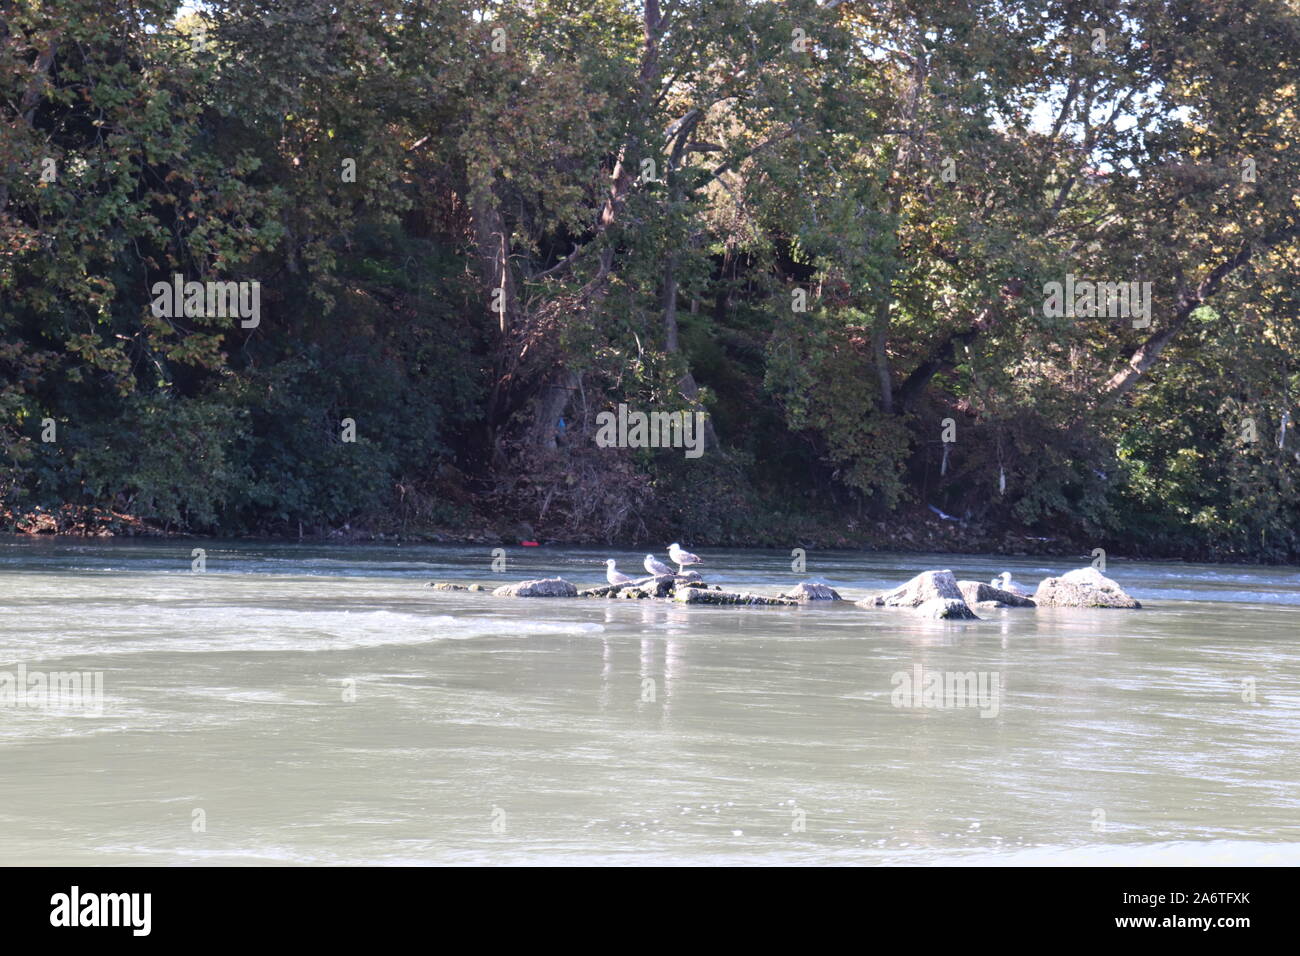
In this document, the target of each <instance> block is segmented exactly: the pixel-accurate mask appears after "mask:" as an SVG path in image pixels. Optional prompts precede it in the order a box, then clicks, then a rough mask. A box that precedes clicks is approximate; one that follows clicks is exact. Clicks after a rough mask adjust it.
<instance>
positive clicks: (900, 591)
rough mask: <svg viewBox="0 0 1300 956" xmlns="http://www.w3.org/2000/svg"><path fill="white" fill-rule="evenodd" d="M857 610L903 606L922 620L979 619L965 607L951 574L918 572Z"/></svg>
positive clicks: (862, 602) (949, 572)
mask: <svg viewBox="0 0 1300 956" xmlns="http://www.w3.org/2000/svg"><path fill="white" fill-rule="evenodd" d="M858 607H907V608H914V609H915V610H916V611H917V612H918V613H920V614H921V615H922V616H924V617H932V618H940V619H944V620H952V619H956V620H968V621H969V620H976V621H978V620H979V618H978V617H977V616H976V615H975V612H974V611H972V610H971V609H970V607H968V606H967V604H966V599H965V597H963V596H962V593H961V588H959V587H958V586H957V579H956V578H955V577H953V574H952V572H951V571H922V572H921V573H920V574H918V575H917V576H916V577H914V578H912V580H910V581H908V582H907V583H906V584H903V585H901V586H900V587H896V588H894V590H892V591H887V592H885V593H884V594H877V595H876V596H875V597H870V598H866V599H864V600H862V601H859V602H858Z"/></svg>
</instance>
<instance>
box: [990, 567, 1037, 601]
mask: <svg viewBox="0 0 1300 956" xmlns="http://www.w3.org/2000/svg"><path fill="white" fill-rule="evenodd" d="M989 584H991V585H993V586H994V587H995V588H1000V589H1001V590H1003V591H1010V592H1011V593H1012V594H1015V595H1018V596H1020V597H1029V592H1028V591H1026V590H1025V586H1024V585H1023V584H1020V583H1019V582H1018V581H1012V580H1011V572H1010V571H1003V572H1002V573H1001V574H1000V575H998V576H997V577H996V578H994V579H993V580H992V581H990V582H989Z"/></svg>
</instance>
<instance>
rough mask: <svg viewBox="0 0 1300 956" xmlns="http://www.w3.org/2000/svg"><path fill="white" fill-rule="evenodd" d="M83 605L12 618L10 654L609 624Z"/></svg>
mask: <svg viewBox="0 0 1300 956" xmlns="http://www.w3.org/2000/svg"><path fill="white" fill-rule="evenodd" d="M82 611H83V613H81V614H78V613H77V612H76V609H75V608H69V609H68V611H66V612H65V614H64V615H63V621H64V623H63V626H62V628H61V629H60V632H59V633H55V634H50V633H48V632H47V631H45V629H44V628H43V627H42V626H41V623H42V622H40V621H37V620H33V621H32V622H31V627H30V628H28V629H25V628H24V627H23V622H22V621H21V620H13V619H11V620H9V621H7V622H6V626H5V628H4V632H3V634H2V635H0V636H2V638H3V645H4V646H6V648H7V649H8V654H7V656H9V657H12V658H13V659H14V660H15V661H20V660H27V661H30V660H31V659H32V656H31V655H29V654H25V653H24V650H25V648H24V645H27V646H28V647H32V648H38V649H39V652H38V655H39V657H40V658H42V659H44V658H50V657H55V656H58V657H71V656H113V655H118V654H143V653H213V652H240V653H248V652H317V651H346V650H354V649H358V648H367V647H384V646H390V645H393V646H399V645H410V644H425V643H430V642H435V641H463V640H471V639H474V638H484V637H510V638H527V637H535V636H550V635H575V636H578V635H584V634H593V633H600V632H602V631H604V629H605V628H604V626H603V625H601V624H592V623H584V622H579V621H572V622H570V621H535V620H524V619H519V618H513V617H496V616H482V617H453V616H451V615H446V614H439V615H428V614H416V613H410V612H401V611H387V610H375V609H339V610H329V611H304V610H298V609H294V608H267V607H253V606H245V605H207V606H203V607H189V608H181V607H177V606H156V605H135V606H130V607H121V608H118V609H116V610H114V611H111V612H109V614H111V616H109V615H106V614H104V613H103V611H102V609H100V608H96V607H93V606H92V607H86V608H83V609H82ZM79 618H80V619H79ZM24 631H25V632H26V633H24ZM15 638H16V639H15ZM0 663H3V662H0Z"/></svg>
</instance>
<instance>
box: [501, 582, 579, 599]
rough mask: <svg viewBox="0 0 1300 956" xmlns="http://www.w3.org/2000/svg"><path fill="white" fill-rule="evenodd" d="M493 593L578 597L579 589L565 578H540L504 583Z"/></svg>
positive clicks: (504, 595)
mask: <svg viewBox="0 0 1300 956" xmlns="http://www.w3.org/2000/svg"><path fill="white" fill-rule="evenodd" d="M492 593H493V594H494V595H496V596H497V597H577V596H578V589H577V588H576V587H575V586H574V585H572V584H570V583H569V582H568V581H566V580H564V578H540V579H539V580H536V581H520V582H519V583H518V584H503V585H502V586H501V587H499V588H497V589H496V590H495V591H493V592H492Z"/></svg>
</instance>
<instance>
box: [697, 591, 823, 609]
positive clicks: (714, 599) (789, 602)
mask: <svg viewBox="0 0 1300 956" xmlns="http://www.w3.org/2000/svg"><path fill="white" fill-rule="evenodd" d="M673 600H674V601H676V602H677V603H678V604H770V605H777V606H782V607H797V606H798V604H799V602H798V601H796V600H794V599H793V598H787V597H764V596H763V595H761V594H737V593H735V592H732V591H710V590H709V589H708V588H705V587H682V588H678V589H677V590H676V591H674V592H673Z"/></svg>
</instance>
